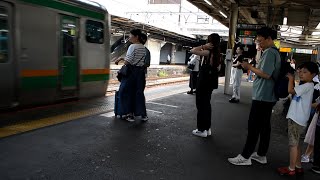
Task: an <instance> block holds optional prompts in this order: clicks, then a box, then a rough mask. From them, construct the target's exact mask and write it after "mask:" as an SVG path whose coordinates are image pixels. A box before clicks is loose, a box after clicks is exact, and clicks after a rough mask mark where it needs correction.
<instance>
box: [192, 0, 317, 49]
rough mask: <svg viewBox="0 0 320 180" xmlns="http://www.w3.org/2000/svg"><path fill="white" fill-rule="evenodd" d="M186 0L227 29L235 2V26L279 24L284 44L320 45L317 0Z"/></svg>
mask: <svg viewBox="0 0 320 180" xmlns="http://www.w3.org/2000/svg"><path fill="white" fill-rule="evenodd" d="M188 1H189V2H190V3H192V4H193V5H195V6H196V7H198V8H199V9H201V10H202V11H204V12H206V13H207V14H209V15H210V16H212V17H213V18H215V19H216V20H218V21H219V22H220V23H222V24H224V25H226V26H227V27H229V21H230V13H231V4H232V3H237V4H238V6H239V17H238V23H244V24H268V25H270V26H273V25H280V26H278V31H279V32H281V40H283V41H286V42H288V43H292V44H300V45H317V44H320V29H316V27H317V26H318V24H319V22H320V0H188ZM222 14H225V15H226V17H224V15H222ZM284 17H287V25H286V26H285V25H283V18H284ZM319 26H320V25H319ZM316 34H318V35H316Z"/></svg>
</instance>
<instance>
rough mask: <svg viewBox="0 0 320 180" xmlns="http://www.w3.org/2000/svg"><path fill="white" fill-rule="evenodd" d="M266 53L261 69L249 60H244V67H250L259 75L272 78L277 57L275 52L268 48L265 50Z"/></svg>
mask: <svg viewBox="0 0 320 180" xmlns="http://www.w3.org/2000/svg"><path fill="white" fill-rule="evenodd" d="M264 53H266V54H263V57H262V58H263V59H264V60H263V61H262V60H261V61H262V62H261V63H263V64H261V66H260V69H259V68H255V67H253V66H252V65H250V64H249V63H248V62H243V63H242V67H243V68H244V69H249V70H250V71H252V72H254V73H255V74H256V75H257V76H259V77H261V78H264V79H271V78H272V73H273V71H275V70H276V69H275V61H276V59H277V57H276V55H275V53H273V52H272V51H270V50H268V51H266V52H264Z"/></svg>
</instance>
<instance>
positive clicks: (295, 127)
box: [288, 119, 305, 146]
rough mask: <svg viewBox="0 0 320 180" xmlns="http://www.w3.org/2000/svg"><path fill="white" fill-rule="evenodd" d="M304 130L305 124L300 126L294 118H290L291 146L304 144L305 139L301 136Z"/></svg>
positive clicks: (289, 134)
mask: <svg viewBox="0 0 320 180" xmlns="http://www.w3.org/2000/svg"><path fill="white" fill-rule="evenodd" d="M304 130H305V127H304V126H300V125H299V124H297V123H296V122H294V121H293V120H292V119H288V138H289V146H298V145H302V144H303V141H302V139H301V138H300V137H301V135H302V134H303V133H304V132H305V131H304Z"/></svg>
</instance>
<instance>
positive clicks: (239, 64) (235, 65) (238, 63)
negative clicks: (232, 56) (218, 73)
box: [232, 55, 243, 68]
mask: <svg viewBox="0 0 320 180" xmlns="http://www.w3.org/2000/svg"><path fill="white" fill-rule="evenodd" d="M242 62H243V56H242V55H240V56H238V57H237V63H236V64H232V67H235V68H237V67H239V66H241V63H242Z"/></svg>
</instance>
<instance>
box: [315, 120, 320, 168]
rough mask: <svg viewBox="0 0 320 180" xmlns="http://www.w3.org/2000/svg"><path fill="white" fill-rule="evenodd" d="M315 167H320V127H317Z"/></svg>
mask: <svg viewBox="0 0 320 180" xmlns="http://www.w3.org/2000/svg"><path fill="white" fill-rule="evenodd" d="M313 165H314V166H318V167H320V126H317V127H316V132H315V135H314V148H313Z"/></svg>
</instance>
